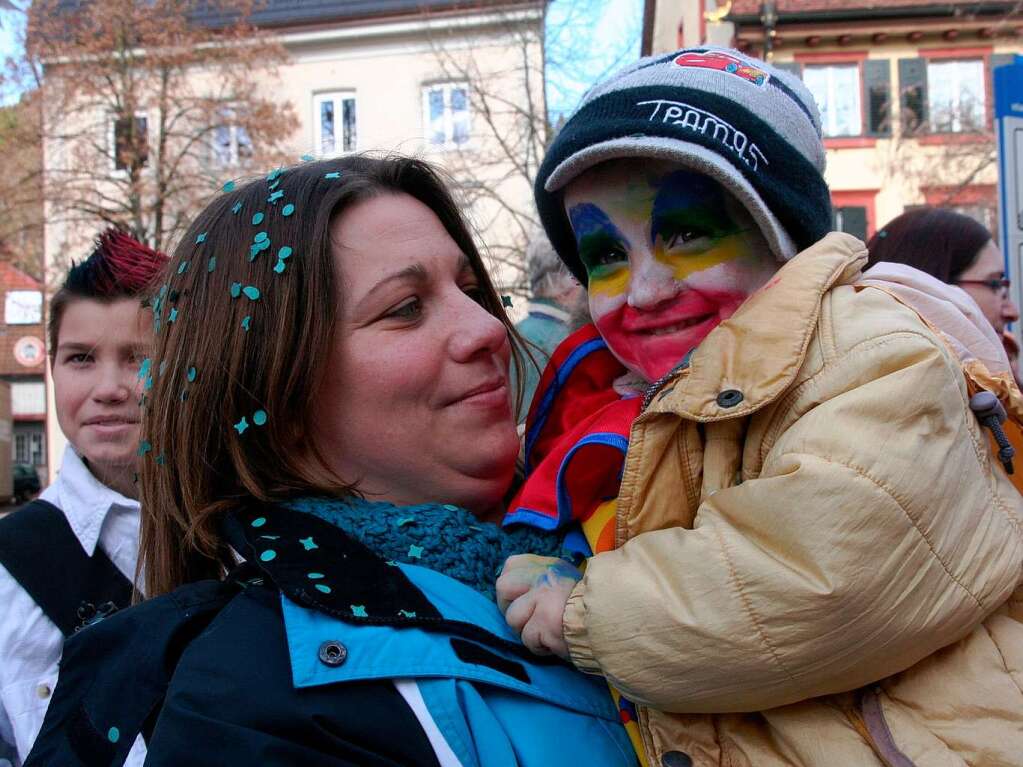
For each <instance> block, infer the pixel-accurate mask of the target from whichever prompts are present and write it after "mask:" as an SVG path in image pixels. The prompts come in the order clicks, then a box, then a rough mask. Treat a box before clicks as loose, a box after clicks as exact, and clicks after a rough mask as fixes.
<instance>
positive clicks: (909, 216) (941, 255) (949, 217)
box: [867, 207, 1019, 381]
mask: <svg viewBox="0 0 1023 767" xmlns="http://www.w3.org/2000/svg"><path fill="white" fill-rule="evenodd" d="M867 250H868V251H869V252H870V253H869V261H868V268H869V267H873V266H874V265H875V264H878V263H881V262H886V263H893V264H906V265H908V266H912V267H914V268H916V269H919V270H920V271H922V272H926V273H927V274H930V275H931V276H933V277H937V278H938V279H939V280H941V281H942V282H945V283H948V284H949V285H956V286H958V287H960V288H962V289H963V290H965V291H966V292H967V294H969V296H970V298H972V299H973V300H974V301H975V302H976V304H977V306H979V307H980V310H981V312H983V314H984V317H985V318H986V319H987V321H988V322H990V323H991V327H993V328H994V329H995V332H996V333H997V334H998V335H999V336H1000V337H1001V339H1002V343H1003V345H1004V347H1005V352H1006V354H1007V355H1008V356H1009V360H1010V362H1011V363H1012V372H1013V375H1014V376H1015V377H1016V380H1017V381H1018V380H1019V366H1018V359H1017V358H1018V356H1019V348H1018V346H1017V344H1016V339H1015V338H1014V337H1013V336H1012V333H1011V331H1009V329H1008V328H1007V325H1008V324H1009V323H1011V322H1015V321H1016V320H1018V319H1019V307H1018V306H1016V304H1015V302H1014V301H1013V300H1012V298H1011V297H1010V295H1009V287H1010V285H1009V279H1008V277H1006V274H1005V262H1004V260H1003V258H1002V253H1001V251H1000V250H999V249H998V246H997V245H995V243H994V240H993V239H992V238H991V232H989V231H988V230H987V228H986V227H984V226H983V225H982V224H980V223H979V222H977V221H975V220H974V219H972V218H970V217H969V216H965V215H963V214H962V213H956V212H955V211H954V210H948V209H946V208H930V207H925V208H914V209H913V210H908V211H906V212H905V213H903V214H902V215H901V216H897V217H896V218H894V219H892V220H891V221H890V222H889V223H888V224H887V225H886V226H885V227H884V228H883V229H880V230H879V231H878V232H877V233H876V234H875V235H874V236H873V237H871V238H870V242H868V243H867Z"/></svg>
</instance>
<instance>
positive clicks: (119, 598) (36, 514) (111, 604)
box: [0, 500, 134, 637]
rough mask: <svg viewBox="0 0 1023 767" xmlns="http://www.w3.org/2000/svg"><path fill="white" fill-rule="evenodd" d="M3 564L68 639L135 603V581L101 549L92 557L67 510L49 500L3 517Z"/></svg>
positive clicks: (0, 544) (0, 529)
mask: <svg viewBox="0 0 1023 767" xmlns="http://www.w3.org/2000/svg"><path fill="white" fill-rule="evenodd" d="M0 564H3V566H4V567H6V568H7V571H8V572H9V573H10V574H11V576H13V578H14V579H15V580H16V581H18V583H19V584H20V585H21V587H22V588H23V589H25V591H26V592H28V595H29V596H30V597H32V599H34V600H35V603H36V604H37V605H39V607H40V608H42V611H43V612H44V613H45V614H46V617H47V618H49V619H50V620H51V621H53V622H54V624H56V626H57V628H59V629H60V630H61V633H63V634H64V636H65V637H68V636H71V635H72V634H73V633H75V631H77V630H78V629H80V628H81V627H82V626H86V625H88V624H90V623H93V622H95V621H97V620H99V619H101V618H103V617H105V616H107V615H110V614H111V613H113V612H116V611H117V610H119V609H121V608H124V607H127V606H128V605H130V604H131V597H132V593H133V591H134V586H133V585H132V582H131V581H129V580H128V579H127V578H125V577H124V575H122V574H121V571H120V570H118V569H117V567H115V566H114V564H113V562H111V561H110V559H109V558H108V557H107V555H106V554H105V553H104V552H103V551H102V550H101V549H100V548H99V547H97V548H96V551H95V553H94V554H93V555H92V556H91V557H90V556H89V555H88V554H87V553H86V551H85V549H83V548H82V544H81V543H80V542H79V540H78V538H77V536H75V533H74V531H73V530H72V529H71V524H70V523H69V522H68V520H67V517H66V516H65V515H64V512H62V511H61V510H60V509H58V508H57V507H56V506H54V505H53V504H52V503H47V502H46V501H42V500H35V501H32V502H31V503H28V504H26V505H25V506H22V507H21V508H20V509H18V510H17V511H15V512H13V513H11V514H8V515H7V516H6V517H4V518H3V519H0Z"/></svg>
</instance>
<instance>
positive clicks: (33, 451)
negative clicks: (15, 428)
mask: <svg viewBox="0 0 1023 767" xmlns="http://www.w3.org/2000/svg"><path fill="white" fill-rule="evenodd" d="M11 447H12V451H11V452H12V453H13V454H14V455H13V457H14V462H15V463H27V464H30V465H32V466H41V465H42V464H43V462H44V458H43V451H44V449H45V447H46V438H45V436H44V435H43V433H42V432H41V431H30V432H24V431H19V432H15V434H14V444H13V445H12V446H11Z"/></svg>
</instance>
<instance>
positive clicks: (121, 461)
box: [0, 228, 167, 766]
mask: <svg viewBox="0 0 1023 767" xmlns="http://www.w3.org/2000/svg"><path fill="white" fill-rule="evenodd" d="M166 264H167V257H166V256H165V255H163V254H162V253H158V252H157V251H155V250H153V249H152V248H149V247H147V246H146V245H144V244H142V243H140V242H138V241H137V240H135V239H133V238H132V237H130V236H129V235H127V234H125V233H124V232H122V231H120V230H119V229H116V228H110V229H107V230H106V231H104V232H103V233H102V234H101V235H100V236H99V237H98V238H97V240H96V245H95V248H94V249H93V251H92V253H91V254H90V255H89V257H88V258H86V259H85V260H84V261H82V262H80V263H77V264H73V265H72V266H71V268H70V269H69V270H68V273H67V276H66V278H65V280H64V284H63V285H62V287H61V288H60V290H58V291H57V293H56V294H55V295H54V297H53V299H52V301H51V303H50V318H49V328H48V334H49V339H48V340H49V356H50V365H51V370H52V375H53V388H54V394H55V399H56V412H57V420H58V422H59V423H60V427H61V430H62V431H63V432H64V434H65V436H66V437H67V439H68V446H67V448H66V449H65V451H64V458H63V461H62V463H61V468H60V473H59V474H58V476H57V480H56V481H55V482H54V483H53V484H52V485H50V486H49V487H47V488H46V489H45V490H43V492H42V494H41V495H40V497H39V499H38V500H36V501H34V502H32V503H30V504H28V505H27V506H25V507H24V508H22V509H20V510H18V511H16V512H14V513H13V514H10V515H8V516H7V517H6V518H4V519H3V520H0V604H2V605H4V607H5V610H6V612H5V614H4V619H3V620H2V621H0V764H2V763H3V761H2V760H3V759H4V757H6V758H7V759H8V760H9V761H11V762H13V764H14V765H15V766H17V765H19V764H20V763H21V760H23V759H24V758H25V757H26V756H27V755H28V752H29V750H30V749H31V747H32V743H33V741H34V740H35V738H36V736H37V735H38V733H39V728H40V727H41V726H42V723H43V718H44V716H45V714H46V709H47V706H48V705H49V699H50V696H51V694H52V692H53V690H54V688H55V686H56V683H57V665H58V661H59V660H60V655H61V648H62V646H63V642H64V639H65V637H67V636H68V635H70V634H71V633H73V632H75V631H77V630H78V629H79V628H81V627H82V626H85V625H88V624H89V623H91V622H94V621H96V620H99V619H101V618H103V617H104V616H105V615H109V614H110V613H111V612H113V611H115V610H117V609H119V608H122V607H126V606H127V605H128V604H129V603H130V601H131V597H132V592H133V582H134V580H135V566H136V560H137V556H138V535H139V502H138V500H137V499H136V487H135V472H136V467H137V462H138V454H139V421H140V414H139V396H140V394H141V384H140V381H139V366H140V363H141V362H142V359H143V358H144V357H145V356H146V353H147V350H148V348H149V346H150V343H151V340H152V319H151V316H150V315H149V313H148V312H147V311H145V310H144V307H145V305H146V299H147V298H148V295H149V293H150V290H151V287H152V286H153V285H154V283H155V282H156V280H157V279H158V278H159V276H160V273H161V272H162V270H163V268H164V267H165V266H166ZM5 746H6V748H7V751H8V753H7V754H5V753H4V748H5ZM140 748H141V743H136V744H135V748H134V749H133V751H132V755H131V758H129V760H128V764H141V763H142V759H143V757H144V750H140Z"/></svg>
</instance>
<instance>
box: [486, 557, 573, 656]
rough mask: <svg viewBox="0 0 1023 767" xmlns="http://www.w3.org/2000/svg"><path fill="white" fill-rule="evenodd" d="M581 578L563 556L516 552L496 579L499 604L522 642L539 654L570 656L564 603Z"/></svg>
mask: <svg viewBox="0 0 1023 767" xmlns="http://www.w3.org/2000/svg"><path fill="white" fill-rule="evenodd" d="M580 578H582V573H580V572H579V571H578V570H577V569H576V568H574V567H572V565H570V564H569V563H568V562H566V561H565V560H564V559H557V558H555V557H540V556H536V555H535V554H516V555H515V556H513V557H508V560H507V561H506V562H505V563H504V570H503V571H502V572H501V576H500V577H499V578H498V579H497V604H498V606H499V607H500V608H501V611H502V612H503V613H504V618H505V620H506V621H508V625H509V626H511V627H512V628H513V629H515V631H517V632H518V633H519V635H520V636H521V637H522V644H524V645H525V646H526V647H528V648H529V649H530V650H531V651H532V652H534V653H535V654H537V655H551V654H554V655H559V656H561V657H562V658H567V657H568V647H567V645H566V644H565V635H564V632H563V630H562V627H561V618H562V616H563V615H564V613H565V603H566V602H568V597H569V594H571V593H572V589H573V588H575V584H576V583H577V582H578V581H579V579H580Z"/></svg>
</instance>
